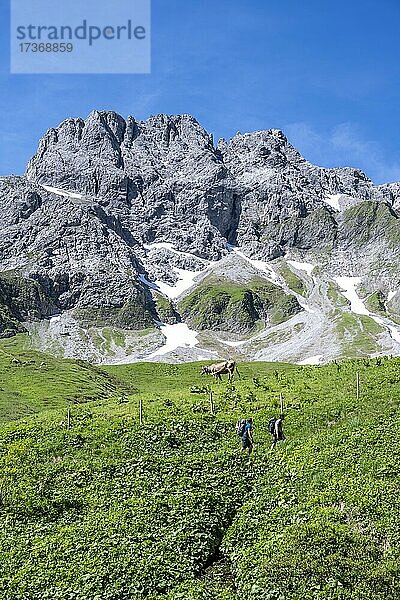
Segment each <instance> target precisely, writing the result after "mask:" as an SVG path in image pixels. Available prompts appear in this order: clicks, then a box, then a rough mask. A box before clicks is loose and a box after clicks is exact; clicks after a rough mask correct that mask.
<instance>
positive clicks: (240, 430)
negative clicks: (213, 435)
mask: <svg viewBox="0 0 400 600" xmlns="http://www.w3.org/2000/svg"><path fill="white" fill-rule="evenodd" d="M245 430H246V421H245V419H240V421H238V422H237V423H236V433H237V435H238V436H239V437H243V435H244V432H245Z"/></svg>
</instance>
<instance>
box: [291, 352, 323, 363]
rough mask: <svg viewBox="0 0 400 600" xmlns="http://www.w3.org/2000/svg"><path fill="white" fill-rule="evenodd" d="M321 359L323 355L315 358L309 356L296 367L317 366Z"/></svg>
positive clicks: (317, 355)
mask: <svg viewBox="0 0 400 600" xmlns="http://www.w3.org/2000/svg"><path fill="white" fill-rule="evenodd" d="M322 358H323V354H316V355H315V356H309V357H308V358H305V359H304V360H301V361H300V362H298V363H297V364H298V365H319V364H320V362H321V359H322Z"/></svg>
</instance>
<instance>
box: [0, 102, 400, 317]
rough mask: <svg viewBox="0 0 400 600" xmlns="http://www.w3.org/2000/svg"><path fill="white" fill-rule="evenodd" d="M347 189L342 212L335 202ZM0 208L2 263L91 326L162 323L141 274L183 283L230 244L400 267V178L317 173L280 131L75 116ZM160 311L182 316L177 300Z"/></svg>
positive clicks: (8, 183) (259, 251) (2, 182)
mask: <svg viewBox="0 0 400 600" xmlns="http://www.w3.org/2000/svg"><path fill="white" fill-rule="evenodd" d="M339 195H341V197H342V199H341V201H340V205H339V210H336V209H335V208H334V206H335V205H334V204H333V206H332V200H329V199H330V197H331V196H339ZM371 207H373V208H371ZM0 209H1V213H2V221H1V224H0V270H2V271H10V270H13V271H14V272H15V273H16V274H17V275H18V276H21V277H24V278H28V279H29V280H32V281H35V282H37V284H38V285H40V287H41V289H42V290H43V293H44V294H45V295H46V297H47V298H48V299H49V302H51V303H52V306H53V307H54V308H55V309H57V310H59V311H60V312H61V311H64V310H68V309H76V310H78V311H85V317H84V318H85V319H89V320H90V316H91V315H92V316H93V320H94V321H95V323H96V325H100V324H101V323H99V319H100V320H101V319H102V318H103V319H104V321H105V322H107V323H109V322H110V321H112V319H113V318H114V317H115V319H116V321H115V322H117V323H120V324H121V323H124V324H126V325H127V326H128V327H131V328H135V327H136V328H142V327H148V326H149V325H151V324H152V322H153V319H156V320H157V319H158V320H160V318H161V317H160V314H159V312H158V310H159V309H158V308H157V302H155V298H154V294H153V295H152V294H151V291H150V289H149V286H148V285H146V283H145V281H146V280H148V279H150V280H153V281H154V280H162V281H164V282H165V283H168V284H169V285H175V284H176V282H177V281H178V279H179V271H180V270H188V271H196V272H201V271H202V270H204V269H205V268H206V267H207V266H208V265H209V264H210V262H212V261H220V260H221V259H223V258H224V257H226V256H227V255H228V249H227V248H228V244H233V245H239V246H240V247H241V248H242V250H243V252H244V253H245V254H246V255H247V256H248V257H252V258H253V259H259V260H270V259H274V258H277V257H282V256H284V255H285V254H286V253H287V252H290V251H291V250H292V249H293V250H295V251H297V252H300V253H304V252H312V253H314V254H315V255H318V256H319V257H329V260H332V264H333V265H334V267H333V268H334V269H336V272H341V270H343V269H344V268H345V267H344V265H345V263H344V261H343V259H342V258H341V257H342V255H343V256H344V255H345V254H346V256H347V257H348V259H349V261H351V264H352V265H353V268H352V270H353V271H356V270H357V268H358V266H357V265H358V262H359V264H360V265H361V267H360V268H361V270H362V271H363V272H365V273H368V274H369V273H370V271H371V264H372V263H373V261H376V256H377V254H379V255H380V256H381V257H382V258H383V259H390V261H391V264H392V265H394V267H393V269H394V270H395V269H396V268H397V267H396V261H397V263H398V259H397V258H396V252H397V248H398V242H399V236H398V231H399V227H398V222H399V221H398V211H399V210H400V184H399V183H394V184H387V185H383V186H374V184H373V183H372V181H371V180H370V179H368V177H367V176H366V175H365V174H364V173H362V172H361V171H360V170H358V169H352V168H341V169H324V168H320V167H316V166H314V165H312V164H310V163H309V162H308V161H306V160H305V159H304V158H303V157H302V156H301V154H300V153H299V152H298V151H297V150H296V149H295V148H294V147H293V146H292V145H291V144H290V143H289V141H288V140H287V138H286V137H285V135H284V134H283V133H282V132H281V131H279V130H268V131H259V132H255V133H247V134H237V135H236V136H235V137H234V138H233V139H232V140H231V141H230V142H229V143H227V142H225V141H224V140H221V141H220V142H219V143H218V145H217V147H215V146H214V144H213V140H212V136H211V135H210V134H208V133H207V132H206V131H205V130H204V129H203V127H201V125H200V124H199V123H198V122H197V121H196V119H194V118H193V117H192V116H190V115H177V116H169V115H157V116H153V117H150V118H149V119H148V120H147V121H137V120H135V119H134V118H133V117H128V119H126V120H125V119H124V118H123V117H121V116H120V115H118V114H116V113H114V112H100V111H94V112H92V113H91V114H90V115H89V117H88V118H87V119H86V120H82V119H67V120H66V121H64V122H63V123H61V125H59V126H58V127H57V128H54V129H50V130H49V131H48V132H47V133H46V134H45V136H44V137H43V139H42V140H41V141H40V143H39V147H38V150H37V153H36V154H35V156H34V157H33V158H32V159H31V161H30V162H29V164H28V167H27V172H26V177H19V178H18V177H9V178H1V179H0ZM365 222H367V223H368V226H367V227H365V226H364V224H365ZM159 243H169V244H170V245H171V247H170V248H159V247H157V244H159ZM148 245H149V246H150V248H152V249H151V250H149V249H148V248H146V246H148ZM371 248H373V254H374V256H371V257H370V256H369V253H368V252H367V251H366V249H371ZM338 253H339V254H338ZM341 253H342V254H341ZM321 260H325V259H321ZM327 260H328V259H327ZM391 268H392V267H391ZM234 270H235V267H233V271H234ZM374 273H375V272H374ZM376 273H377V274H378V275H376V274H375V275H373V277H375V279H376V277H378V276H379V269H378V267H377V268H376ZM140 276H142V277H140ZM369 276H370V275H369ZM390 276H391V272H389V271H388V272H387V273H386V274H385V277H387V279H388V280H389V278H390ZM385 285H386V287H387V286H388V284H386V283H385ZM376 287H377V286H376V285H375V284H374V282H373V281H372V282H371V285H370V288H371V289H376ZM158 305H159V306H160V302H158ZM162 310H163V313H165V314H167V313H168V315H169V316H168V315H167V316H168V319H170V321H171V322H172V321H174V320H175V321H177V320H179V315H175V313H174V309H173V307H172V308H171V310H170V313H169V312H168V310H169V309H168V310H167V309H166V308H165V306H164V307H163V309H162ZM113 311H115V312H113ZM81 314H83V313H81ZM113 316H114V317H113Z"/></svg>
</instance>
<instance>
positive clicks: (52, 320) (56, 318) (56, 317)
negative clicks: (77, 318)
mask: <svg viewBox="0 0 400 600" xmlns="http://www.w3.org/2000/svg"><path fill="white" fill-rule="evenodd" d="M60 321H61V315H53V316H52V317H50V319H49V322H50V325H54V324H55V323H59V322H60Z"/></svg>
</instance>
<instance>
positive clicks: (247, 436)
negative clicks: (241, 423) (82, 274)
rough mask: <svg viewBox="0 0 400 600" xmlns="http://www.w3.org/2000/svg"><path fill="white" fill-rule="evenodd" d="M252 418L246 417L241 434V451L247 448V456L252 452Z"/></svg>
mask: <svg viewBox="0 0 400 600" xmlns="http://www.w3.org/2000/svg"><path fill="white" fill-rule="evenodd" d="M253 446H254V439H253V419H247V421H246V425H245V427H244V431H243V435H242V451H243V450H248V452H249V456H250V454H251V453H252V452H253Z"/></svg>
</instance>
